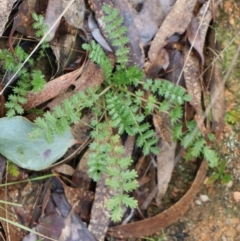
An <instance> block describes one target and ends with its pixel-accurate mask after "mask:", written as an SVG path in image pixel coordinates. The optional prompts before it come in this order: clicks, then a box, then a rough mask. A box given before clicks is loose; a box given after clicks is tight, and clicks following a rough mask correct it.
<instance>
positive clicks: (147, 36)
mask: <svg viewBox="0 0 240 241" xmlns="http://www.w3.org/2000/svg"><path fill="white" fill-rule="evenodd" d="M128 2H129V4H130V7H131V11H130V13H131V15H132V18H133V20H134V22H135V24H136V26H137V28H138V31H139V33H140V36H141V40H142V44H143V45H145V44H146V43H148V42H149V41H150V40H151V39H152V38H153V37H154V35H155V34H156V32H157V31H158V28H159V26H161V24H162V22H163V19H164V18H165V14H164V12H163V9H162V5H161V2H160V1H159V0H140V1H136V0H128Z"/></svg>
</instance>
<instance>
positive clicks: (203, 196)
mask: <svg viewBox="0 0 240 241" xmlns="http://www.w3.org/2000/svg"><path fill="white" fill-rule="evenodd" d="M200 198H201V200H202V202H207V201H209V200H210V199H209V197H208V196H207V195H200Z"/></svg>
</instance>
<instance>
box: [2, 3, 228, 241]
mask: <svg viewBox="0 0 240 241" xmlns="http://www.w3.org/2000/svg"><path fill="white" fill-rule="evenodd" d="M30 2H31V1H30ZM30 2H29V1H27V0H25V1H23V2H22V3H21V5H20V7H19V10H18V13H17V15H16V16H17V17H16V18H15V20H14V23H13V26H12V28H11V34H12V37H11V38H12V39H14V38H15V37H16V36H17V34H16V32H20V33H22V34H23V35H25V36H32V37H33V36H34V31H33V29H31V30H29V27H30V28H31V26H32V24H31V22H29V21H30V20H31V17H30V14H29V13H31V12H32V11H42V10H40V9H35V10H30V8H31V9H32V6H33V5H32V6H30ZM43 2H45V1H43ZM72 2H74V3H73V5H72V6H71V7H70V8H69V9H68V11H67V12H66V13H65V15H64V20H63V21H65V23H64V24H65V25H62V26H68V25H69V27H68V28H67V27H66V29H75V30H77V31H76V32H78V34H79V36H80V38H82V39H83V40H87V39H88V38H89V33H88V29H87V27H86V26H87V24H85V23H84V21H85V17H84V16H85V14H87V13H89V12H90V14H91V15H89V16H92V14H94V16H95V20H96V22H97V23H98V28H99V29H100V32H101V33H102V35H101V36H100V35H95V34H93V30H91V29H90V30H91V31H92V36H93V37H94V38H95V39H96V41H98V42H101V41H102V40H101V38H104V39H105V40H106V42H109V39H108V38H107V34H106V33H104V29H103V26H102V25H101V21H102V17H103V14H102V7H101V6H102V5H103V3H105V4H114V6H115V7H117V8H118V9H119V11H120V14H121V15H123V16H124V21H125V25H126V26H127V28H128V37H129V39H130V43H129V49H130V55H129V58H130V63H131V64H134V65H137V66H139V67H140V68H142V67H143V65H144V64H145V65H146V66H148V68H146V75H147V76H148V77H159V76H161V75H165V76H169V81H172V82H173V83H181V85H183V86H184V85H186V88H187V90H188V92H189V93H190V94H191V95H192V96H193V100H192V101H191V104H192V106H193V108H194V110H195V112H196V113H195V119H196V120H197V123H198V126H199V128H200V130H201V132H202V133H203V134H204V137H206V138H207V134H208V131H209V130H208V129H207V128H208V126H205V123H204V119H203V114H204V111H205V109H206V108H207V106H202V97H203V96H204V94H205V93H203V92H204V91H205V90H204V89H203V88H202V86H203V79H202V77H201V75H202V73H203V64H204V60H205V58H204V54H205V53H204V47H205V46H204V44H205V39H206V32H207V30H208V28H207V26H208V25H209V22H210V21H211V19H212V17H213V15H214V10H215V8H216V7H217V5H218V3H219V2H218V1H216V2H215V3H214V4H210V1H208V2H207V3H204V4H202V3H201V1H197V0H191V1H186V0H177V1H176V3H175V4H174V2H175V1H163V2H164V4H162V5H161V4H160V3H161V1H159V2H158V1H147V0H146V1H129V2H127V1H116V2H114V3H112V1H110V0H106V1H95V0H90V1H89V4H90V7H91V9H87V6H85V4H84V1H80V0H78V1H72ZM166 2H168V4H166ZM211 2H214V1H211ZM51 4H53V5H51ZM56 4H58V5H57V6H58V7H59V8H61V9H59V12H57V11H55V8H54V6H55V5H56ZM5 5H6V3H5V4H4V6H5ZM65 6H66V1H60V0H59V1H56V0H55V1H51V0H50V1H49V2H48V5H47V10H46V12H45V14H46V15H45V21H46V22H47V24H49V26H52V25H53V23H54V24H56V19H57V18H58V15H59V14H60V13H61V12H62V11H63V9H64V8H65ZM172 6H173V7H172ZM213 6H214V9H213ZM45 9H46V8H45ZM157 9H159V11H157ZM205 9H206V12H205ZM23 10H24V11H25V12H24V11H23ZM44 11H45V10H44ZM154 11H157V12H158V14H155V12H154ZM196 12H197V14H196V15H195V16H194V13H196ZM54 14H57V15H54ZM126 16H128V17H126ZM89 18H90V17H89ZM23 19H24V20H23ZM4 22H5V23H6V20H5V21H4ZM17 22H20V23H21V24H17ZM176 23H177V24H176ZM59 24H60V27H59V28H57V25H56V28H55V29H52V32H50V35H51V38H53V40H52V43H54V44H53V46H52V49H53V52H54V54H55V56H56V60H57V62H58V63H57V65H58V71H59V69H60V68H65V66H64V64H60V62H61V63H67V62H68V60H67V59H68V58H69V57H71V53H72V51H73V52H74V51H75V49H74V50H73V49H72V44H73V43H74V42H75V38H71V37H69V41H68V42H66V45H65V48H68V49H69V50H71V51H69V52H68V53H67V54H65V55H62V54H59V53H60V51H61V48H59V47H58V46H59V43H61V42H58V41H57V39H58V36H60V37H61V36H62V33H61V31H60V30H59V29H60V28H61V24H62V21H61V23H60V21H59ZM19 26H21V27H22V29H20V27H19ZM58 31H59V32H58ZM76 32H75V33H76ZM80 32H81V33H80ZM68 34H70V35H71V31H70V32H69V33H68ZM90 35H91V33H90ZM151 39H153V40H152V41H151ZM187 39H188V41H189V42H187ZM49 40H50V39H49ZM181 41H185V42H186V43H185V44H183V49H182V46H181V44H180V45H179V46H180V48H178V47H176V46H177V43H179V42H180V43H181ZM61 44H62V43H61ZM11 45H12V43H11V42H10V46H9V47H10V48H11ZM54 45H55V46H54ZM56 46H57V47H56ZM111 47H112V46H111ZM148 48H149V50H147V49H148ZM144 51H145V52H147V56H148V58H149V62H146V63H144V58H145V57H146V56H145V54H144ZM173 53H174V54H173ZM79 55H80V56H81V57H80V58H81V59H82V61H80V62H81V63H80V64H81V66H80V67H78V68H77V69H76V70H74V71H72V72H70V73H65V74H62V75H60V76H59V77H57V78H54V75H52V78H50V79H49V82H48V83H47V85H46V87H45V89H44V90H43V91H42V92H40V93H37V94H33V95H31V94H29V97H28V102H27V104H26V105H25V106H24V108H25V110H28V109H32V108H34V107H37V106H39V105H42V106H43V107H48V106H54V105H55V104H56V103H61V101H62V100H63V99H64V97H65V95H69V96H70V95H71V93H74V92H75V91H77V90H85V89H86V88H87V87H89V86H99V85H100V84H101V82H102V81H103V73H102V72H101V70H100V68H99V67H98V66H97V65H96V64H94V63H93V62H91V61H89V60H87V56H86V55H85V53H81V52H79ZM183 62H184V64H183ZM173 63H174V64H173ZM216 71H217V70H216ZM168 72H169V73H170V74H168ZM216 75H219V72H217V73H216V72H215V71H214V75H213V76H214V77H213V80H212V82H211V83H210V92H211V94H212V93H213V92H215V93H221V95H218V100H217V102H215V103H212V106H213V107H215V108H213V110H214V111H213V123H214V124H213V130H214V131H215V132H216V133H217V136H220V135H221V132H222V130H223V128H224V127H223V125H224V123H223V121H222V119H223V116H224V111H225V110H224V105H223V103H224V95H223V94H222V93H223V86H222V85H221V81H220V77H217V78H216V77H215V76H216ZM214 78H215V80H214ZM180 79H181V81H180ZM184 83H185V84H184ZM72 86H73V87H74V88H75V89H74V90H73V91H71V88H70V87H72ZM66 91H67V93H64V92H66ZM54 98H55V99H54ZM55 100H57V102H56V101H55ZM3 101H4V100H2V99H1V105H3V103H2V102H3ZM49 101H51V102H52V103H53V104H51V102H50V103H46V102H49ZM54 101H55V102H54ZM217 103H218V105H217ZM48 108H49V107H48ZM43 109H44V108H43ZM50 109H51V108H50ZM3 113H4V112H3V111H2V115H3ZM154 119H155V121H154V120H153V122H154V125H155V128H156V135H158V136H159V137H158V139H159V146H162V151H161V152H160V153H159V155H157V157H156V161H157V168H156V169H157V170H156V172H157V177H158V182H157V187H158V188H157V190H158V194H157V196H155V197H152V199H153V200H154V198H155V201H157V202H158V203H161V199H162V197H163V196H164V194H165V192H166V189H167V188H168V183H169V181H170V178H171V175H172V172H173V167H174V165H175V164H176V163H175V162H174V157H175V155H174V153H175V149H176V143H174V142H172V140H171V139H172V138H171V137H170V138H167V137H166V136H169V133H168V128H170V129H171V125H169V120H166V119H164V118H162V119H161V118H160V116H158V115H156V116H155V117H154ZM1 120H3V118H2V119H1ZM157 120H158V121H157ZM159 120H161V121H160V122H159ZM1 127H2V126H1ZM2 128H4V127H2ZM82 131H86V129H85V128H82ZM80 132H81V130H80ZM15 138H16V141H17V142H18V141H19V139H20V138H19V137H17V136H15ZM130 143H131V144H128V142H126V144H125V150H127V149H129V151H128V152H127V153H128V154H127V155H131V152H132V150H133V149H134V140H132V141H131V142H130ZM65 148H68V146H65ZM5 149H7V147H5ZM24 149H25V148H24ZM61 149H62V148H61ZM3 154H4V153H3ZM51 155H52V151H51V150H50V149H48V148H47V149H46V150H45V151H44V152H43V159H44V162H45V161H46V159H48V158H49V157H50V156H51ZM84 155H85V154H83V157H82V159H84ZM5 156H6V157H7V155H6V154H5ZM12 159H13V160H15V158H14V157H13V158H12ZM136 159H137V162H138V161H140V160H141V158H139V157H137V156H136ZM166 160H168V161H166ZM75 161H77V162H79V159H78V158H77V157H76V160H75ZM79 163H82V160H81V162H79ZM165 164H166V166H165ZM20 166H21V165H20ZM29 167H30V166H29ZM27 169H32V168H27ZM153 169H155V167H154V168H153ZM206 169H207V164H206V162H204V161H203V163H202V165H201V166H200V168H199V170H198V173H197V175H196V179H195V181H194V182H193V184H192V186H191V187H190V189H189V191H187V193H186V194H185V196H183V197H182V199H180V200H179V201H178V202H177V203H176V204H174V205H173V206H172V207H170V208H169V209H167V210H166V211H164V212H163V213H160V214H157V215H155V217H148V216H145V215H144V214H143V213H142V212H141V211H140V210H139V214H138V215H140V216H142V218H143V220H142V221H137V220H135V222H133V223H131V224H125V225H121V224H119V225H118V226H116V227H115V226H111V227H110V228H109V227H108V226H109V225H110V217H109V211H108V210H107V209H106V205H105V203H106V201H107V200H106V199H107V198H108V197H109V196H113V195H114V193H111V191H110V190H108V188H107V187H106V186H105V177H104V176H103V177H102V179H101V180H100V182H99V183H98V184H97V186H96V190H95V199H94V202H93V204H92V201H93V196H94V191H93V187H92V182H91V180H89V177H88V175H87V173H86V166H84V165H83V166H81V167H80V169H79V170H78V172H77V173H78V174H76V175H78V178H80V180H87V182H86V183H85V182H84V186H83V187H80V186H79V185H80V184H79V183H78V184H74V183H73V182H72V181H70V180H68V179H67V178H65V177H64V175H63V174H60V173H61V172H58V175H60V176H62V178H61V181H60V182H58V184H56V183H55V184H56V185H57V186H59V189H60V190H61V194H58V192H57V193H54V192H55V191H54V190H51V192H52V197H49V195H47V194H46V193H47V190H49V189H47V188H46V190H45V193H41V195H42V200H43V199H44V198H47V199H48V200H47V201H46V203H47V205H46V206H45V207H44V206H42V207H44V208H43V209H42V210H41V213H42V214H44V213H45V215H44V216H45V217H44V216H43V215H37V218H30V220H31V221H29V223H27V224H26V225H29V224H30V223H33V222H34V220H35V221H36V223H39V224H37V225H36V227H35V229H36V230H37V231H38V232H40V233H42V234H43V235H46V236H48V237H50V238H54V239H58V240H104V239H105V238H106V237H107V231H108V235H109V234H110V235H111V236H113V237H116V238H130V237H133V238H137V237H139V238H141V237H144V236H148V235H153V234H155V233H156V232H158V231H159V230H160V229H161V228H165V227H167V226H169V225H170V224H172V223H173V222H175V221H176V220H177V219H179V218H180V217H181V216H182V215H183V214H184V213H185V212H186V211H187V209H188V206H189V205H190V204H191V201H192V200H193V198H194V197H195V196H196V194H197V192H198V191H199V189H200V186H201V184H202V183H203V180H204V178H205V175H206ZM76 170H77V169H76ZM150 170H151V168H150ZM166 170H167V171H166ZM56 171H57V169H55V170H54V172H55V173H56ZM21 172H22V173H24V175H25V178H26V177H27V176H26V175H27V174H26V173H27V171H26V173H25V171H24V170H21ZM70 173H71V175H70ZM70 173H69V172H68V175H67V176H70V177H71V176H72V175H73V174H72V171H70ZM149 173H150V174H151V173H154V171H150V172H149ZM163 174H164V175H163ZM144 175H145V174H144ZM144 175H143V176H139V180H140V179H141V178H143V177H144ZM148 175H149V174H148ZM148 175H147V179H146V180H152V183H153V185H149V183H148V182H147V184H143V187H146V188H147V189H148V192H147V193H145V194H144V195H145V197H147V196H148V195H149V194H150V193H151V192H152V191H153V190H154V189H153V188H154V180H153V179H154V178H151V177H149V176H148ZM72 178H73V176H72ZM75 178H76V177H75ZM8 181H9V180H8ZM52 181H53V182H56V181H55V180H54V179H53V180H52ZM61 183H62V184H61ZM66 183H67V184H66ZM80 183H82V181H80ZM30 185H32V184H30ZM85 187H86V189H84V188H85ZM149 188H151V189H149ZM74 189H76V190H78V191H76V192H75V191H74ZM16 190H18V191H19V189H18V188H16ZM63 190H64V191H63ZM64 192H65V194H64ZM78 192H79V194H77V193H78ZM153 193H154V192H153ZM1 198H2V199H4V193H2V195H1ZM66 198H67V199H68V203H70V204H71V206H69V205H67V204H66V203H67V202H66ZM42 200H41V198H39V200H38V202H39V205H40V206H41V205H42V203H43V201H42ZM21 201H22V200H21V198H19V200H18V202H21ZM139 201H140V199H139ZM33 203H34V202H33ZM76 203H78V205H79V204H80V206H78V208H76ZM81 203H82V204H81ZM85 205H87V206H91V205H93V206H92V210H91V211H90V210H88V209H89V208H84V207H86V206H85ZM31 207H32V206H31V205H30V208H31ZM81 208H83V209H84V210H82V211H81ZM56 209H58V210H59V211H60V213H59V212H56V211H55V210H56ZM85 209H87V210H88V212H86V213H85V214H83V213H84V212H85V211H86V210H85ZM34 211H35V210H34ZM18 215H19V216H20V217H23V214H21V213H18ZM78 215H79V216H78ZM126 215H127V214H126ZM3 216H4V214H3ZM80 217H81V219H82V220H84V219H85V220H84V221H85V222H90V223H89V226H88V229H87V228H86V226H85V225H84V224H83V222H82V221H81V219H80ZM129 217H131V215H130V214H129ZM89 219H90V221H89ZM130 219H131V218H130ZM135 219H136V216H135ZM15 220H16V222H20V220H18V219H15ZM76 227H77V229H78V230H79V232H78V233H74V229H75V228H76ZM6 230H7V227H5V232H6ZM10 235H12V233H10ZM20 237H21V238H22V237H23V234H21V235H19V236H17V237H16V239H15V238H14V240H20V239H19V238H20ZM36 239H37V238H36V237H34V238H32V237H31V238H29V239H28V238H27V236H26V237H25V238H24V240H36Z"/></svg>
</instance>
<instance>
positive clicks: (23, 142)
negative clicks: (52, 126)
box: [0, 116, 75, 171]
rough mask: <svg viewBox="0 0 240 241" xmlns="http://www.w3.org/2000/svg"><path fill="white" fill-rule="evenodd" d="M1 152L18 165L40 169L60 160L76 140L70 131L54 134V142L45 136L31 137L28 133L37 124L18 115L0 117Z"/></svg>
mask: <svg viewBox="0 0 240 241" xmlns="http://www.w3.org/2000/svg"><path fill="white" fill-rule="evenodd" d="M0 126H1V132H0V153H1V154H2V155H3V156H5V157H6V158H7V159H9V160H11V161H12V162H13V163H15V164H16V165H18V166H20V167H22V168H26V169H30V170H35V171H39V170H42V169H45V168H47V167H49V166H50V165H51V164H53V163H54V162H56V161H57V160H59V159H60V158H61V157H62V156H63V155H64V154H65V152H66V151H67V149H68V148H69V147H70V146H72V145H73V144H74V143H75V141H74V138H73V136H72V134H71V132H70V131H67V132H65V133H64V135H63V136H62V137H61V138H58V137H56V136H54V141H53V143H52V144H49V143H47V142H46V140H45V139H43V137H41V138H38V139H30V138H29V136H28V134H29V133H30V132H32V131H33V130H34V129H35V128H36V125H35V124H33V123H31V122H30V121H28V120H27V119H25V118H23V117H20V116H16V117H13V118H10V119H9V118H1V119H0Z"/></svg>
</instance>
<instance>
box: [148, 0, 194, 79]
mask: <svg viewBox="0 0 240 241" xmlns="http://www.w3.org/2000/svg"><path fill="white" fill-rule="evenodd" d="M196 2H197V0H177V2H176V3H175V4H174V6H173V8H172V9H171V11H170V13H169V14H168V15H167V16H166V18H165V19H164V21H163V23H162V25H161V27H160V28H159V30H158V32H157V34H156V35H155V38H154V39H153V41H152V44H151V47H150V49H149V52H148V57H149V61H150V63H151V67H150V69H149V73H148V76H152V75H156V72H158V71H159V70H160V68H159V67H158V55H159V53H160V51H161V49H162V48H163V47H164V46H165V45H166V44H167V42H168V39H169V38H170V37H171V36H172V35H174V34H175V33H179V34H182V33H184V32H185V30H186V29H187V26H188V25H189V23H190V21H191V19H192V16H193V9H194V7H195V4H196Z"/></svg>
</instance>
